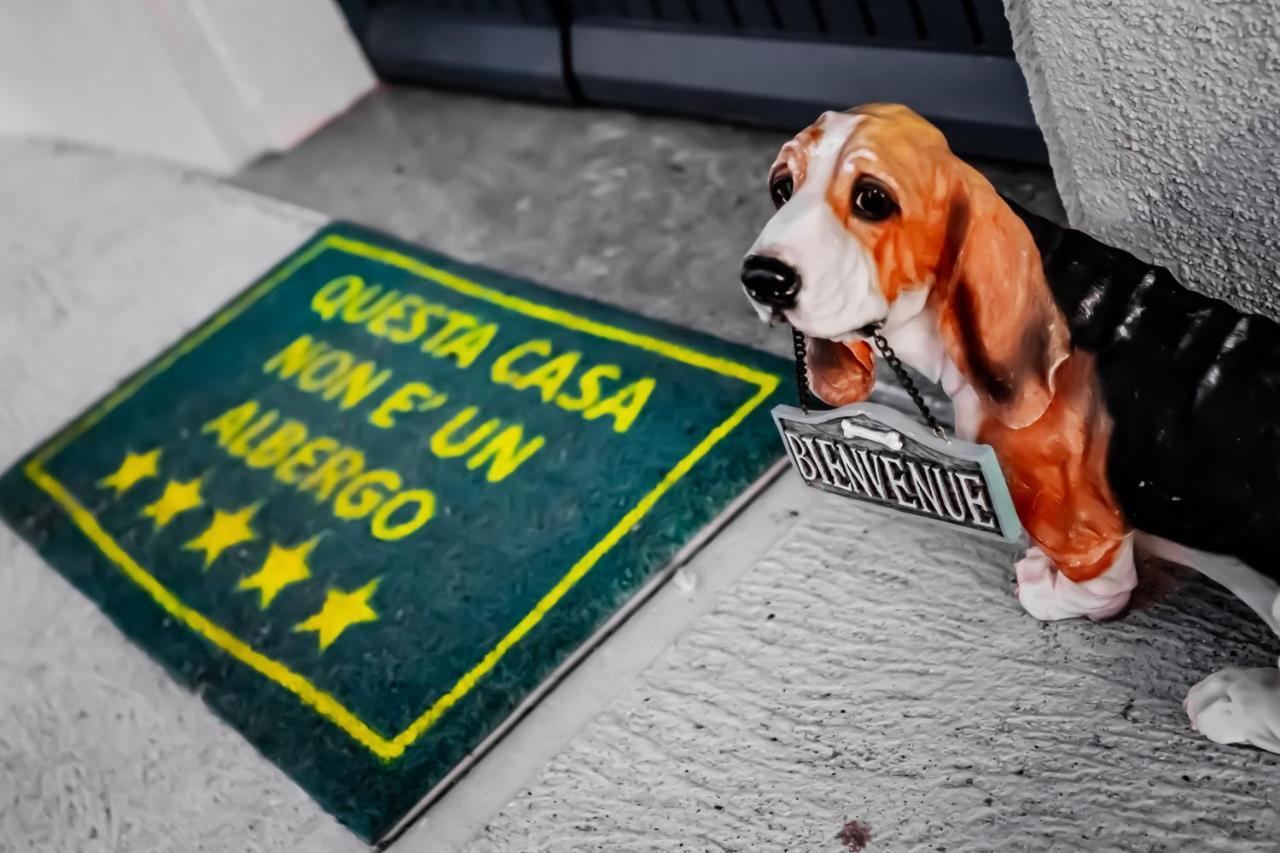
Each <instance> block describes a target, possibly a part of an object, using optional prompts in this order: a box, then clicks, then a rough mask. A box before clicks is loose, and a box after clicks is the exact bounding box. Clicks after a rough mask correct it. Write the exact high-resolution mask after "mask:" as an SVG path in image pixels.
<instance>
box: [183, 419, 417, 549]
mask: <svg viewBox="0 0 1280 853" xmlns="http://www.w3.org/2000/svg"><path fill="white" fill-rule="evenodd" d="M260 408H261V407H260V406H259V405H258V403H257V401H256V400H250V401H248V402H247V403H242V404H241V405H239V406H236V407H235V408H233V409H229V410H227V411H226V412H224V413H223V414H221V415H219V416H218V417H216V418H214V419H213V420H211V421H209V422H208V423H206V424H204V426H203V427H201V432H202V433H205V434H213V435H215V436H216V437H217V442H218V446H219V447H221V448H222V449H223V450H225V451H226V452H227V453H228V454H229V455H230V456H233V457H236V458H238V459H242V460H244V464H245V465H247V466H248V467H250V468H259V469H271V476H272V477H273V478H274V479H275V480H277V481H278V482H280V483H283V484H285V485H287V486H292V487H293V488H295V489H297V490H298V491H299V492H300V493H302V494H309V495H311V496H312V497H313V498H315V501H316V503H318V504H324V503H330V510H331V511H332V512H333V514H334V516H335V517H337V518H340V519H343V520H346V521H350V520H355V519H363V518H368V519H369V532H370V533H371V534H373V536H374V537H375V538H377V539H382V540H385V541H388V542H394V541H395V540H397V539H403V538H404V537H406V536H408V535H409V534H411V533H413V532H414V531H416V530H418V529H419V528H420V527H422V525H424V524H426V523H427V522H428V521H430V520H431V518H432V517H433V516H434V515H435V512H436V498H435V494H434V493H432V492H431V491H430V490H428V489H403V488H402V486H403V482H402V479H401V477H400V475H399V474H397V473H396V472H395V471H392V470H389V469H386V468H375V469H372V470H365V458H364V454H363V453H361V452H360V451H359V450H356V449H355V448H354V447H349V446H347V445H344V444H342V442H340V441H338V440H337V439H336V438H332V437H330V436H327V435H321V436H314V437H313V436H312V435H311V434H310V430H308V429H307V427H306V425H305V424H303V423H302V422H301V421H297V420H293V419H291V418H285V419H283V420H281V418H280V413H279V412H277V411H276V410H275V409H270V410H268V411H265V412H263V411H260Z"/></svg>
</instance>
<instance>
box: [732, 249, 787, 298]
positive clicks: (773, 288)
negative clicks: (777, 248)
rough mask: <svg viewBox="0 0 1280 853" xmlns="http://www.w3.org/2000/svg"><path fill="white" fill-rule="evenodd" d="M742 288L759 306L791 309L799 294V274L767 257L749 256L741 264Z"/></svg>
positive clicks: (780, 262)
mask: <svg viewBox="0 0 1280 853" xmlns="http://www.w3.org/2000/svg"><path fill="white" fill-rule="evenodd" d="M742 286H743V287H745V288H746V289H747V295H749V296H750V297H751V298H752V299H754V300H755V301H756V302H759V303H760V304H761V305H768V306H769V307H771V308H791V307H793V306H794V305H795V304H796V294H797V293H799V292H800V273H798V272H796V269H795V267H793V266H791V265H790V264H787V263H784V262H782V261H780V260H778V259H777V258H771V257H769V256H767V255H749V256H748V257H747V259H746V260H745V261H743V262H742Z"/></svg>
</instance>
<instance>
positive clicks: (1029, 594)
mask: <svg viewBox="0 0 1280 853" xmlns="http://www.w3.org/2000/svg"><path fill="white" fill-rule="evenodd" d="M1014 572H1015V574H1017V576H1018V588H1017V591H1016V593H1015V594H1016V595H1017V596H1018V601H1019V602H1020V603H1021V604H1022V607H1023V608H1024V609H1025V610H1026V611H1027V612H1028V613H1030V614H1031V615H1032V616H1034V617H1035V618H1037V619H1039V620H1041V621H1043V622H1052V621H1055V620H1058V619H1075V618H1077V617H1080V616H1088V617H1089V618H1090V619H1094V620H1098V619H1110V618H1111V617H1112V616H1115V615H1116V614H1118V613H1119V612H1120V611H1121V610H1124V607H1125V605H1126V604H1128V603H1129V593H1131V592H1132V591H1133V588H1134V587H1135V586H1137V585H1138V575H1137V572H1136V571H1135V570H1134V567H1133V544H1132V542H1131V541H1130V540H1126V541H1125V543H1124V545H1123V546H1122V547H1121V549H1120V552H1119V553H1118V554H1117V556H1116V561H1115V563H1113V564H1112V566H1111V568H1109V569H1107V571H1105V572H1103V573H1102V574H1101V575H1099V576H1098V577H1096V578H1093V579H1092V580H1087V581H1085V582H1083V583H1075V582H1074V581H1072V580H1071V579H1070V578H1068V577H1067V576H1066V575H1064V574H1062V573H1061V572H1059V571H1058V570H1057V569H1055V568H1054V567H1053V563H1052V562H1051V561H1050V560H1049V557H1048V556H1047V555H1046V554H1045V553H1044V551H1041V550H1040V549H1039V548H1037V547H1034V546H1033V547H1031V548H1028V549H1027V553H1026V554H1025V555H1024V556H1023V557H1022V559H1021V560H1019V561H1018V562H1017V564H1016V565H1014Z"/></svg>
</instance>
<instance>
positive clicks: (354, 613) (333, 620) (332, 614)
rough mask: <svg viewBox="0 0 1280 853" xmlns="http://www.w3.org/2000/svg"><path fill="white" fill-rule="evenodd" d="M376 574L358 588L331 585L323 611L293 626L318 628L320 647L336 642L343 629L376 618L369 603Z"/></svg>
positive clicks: (375, 582) (310, 629)
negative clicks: (333, 587)
mask: <svg viewBox="0 0 1280 853" xmlns="http://www.w3.org/2000/svg"><path fill="white" fill-rule="evenodd" d="M379 580H381V578H374V579H373V580H371V581H369V582H368V583H367V584H365V585H364V586H362V587H360V588H359V589H357V590H356V591H355V592H343V591H342V590H340V589H331V590H329V591H327V592H326V593H325V594H324V606H323V607H321V608H320V612H319V613H317V614H316V615H314V616H312V617H311V618H310V619H308V620H306V621H305V622H299V623H298V624H297V625H294V626H293V630H295V631H315V632H316V634H317V635H318V637H317V638H318V639H319V640H320V651H322V652H323V651H324V650H325V649H327V648H329V646H331V645H333V641H334V640H336V639H338V637H339V636H341V634H342V632H343V631H345V630H347V629H348V628H350V627H351V626H352V625H356V624H358V623H360V622H375V621H377V619H378V612H377V611H376V610H374V609H373V608H372V607H370V606H369V599H370V598H372V597H373V594H374V593H375V592H377V590H378V581H379Z"/></svg>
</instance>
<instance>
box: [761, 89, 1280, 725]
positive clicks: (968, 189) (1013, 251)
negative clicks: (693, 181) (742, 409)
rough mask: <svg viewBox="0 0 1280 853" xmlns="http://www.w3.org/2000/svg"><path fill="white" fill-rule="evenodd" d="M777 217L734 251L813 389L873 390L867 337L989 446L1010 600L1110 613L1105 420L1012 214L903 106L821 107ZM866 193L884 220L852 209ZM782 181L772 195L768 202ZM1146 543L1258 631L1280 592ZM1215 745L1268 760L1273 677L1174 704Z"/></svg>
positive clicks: (1125, 582)
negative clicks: (1214, 583) (1023, 547)
mask: <svg viewBox="0 0 1280 853" xmlns="http://www.w3.org/2000/svg"><path fill="white" fill-rule="evenodd" d="M769 184H770V186H771V187H772V188H773V189H774V192H775V201H776V202H778V203H780V206H779V208H778V211H777V213H776V214H775V215H774V216H773V218H772V219H771V220H770V221H769V223H768V224H767V225H766V226H765V228H764V230H763V231H762V232H761V234H760V236H759V238H758V239H757V241H756V243H755V245H754V246H752V248H751V250H750V252H749V253H748V256H749V257H750V256H757V257H767V258H772V259H776V260H778V261H781V262H783V263H785V264H786V265H788V266H789V267H791V268H793V269H794V270H796V271H797V272H798V275H799V278H800V280H801V281H802V285H801V286H800V287H799V290H798V292H797V293H796V296H795V299H794V303H793V304H790V305H789V306H787V307H786V308H785V310H782V311H780V310H779V309H778V307H777V306H771V305H765V304H761V303H759V302H755V301H753V304H754V305H755V307H756V309H757V311H758V312H759V313H760V315H761V318H762V319H766V320H768V319H773V318H775V317H776V316H777V314H779V313H781V314H784V315H785V319H786V320H787V321H788V322H789V323H791V324H792V325H793V326H794V327H795V328H796V329H798V330H800V331H801V332H803V333H804V334H805V335H806V337H807V339H808V341H809V363H808V372H809V379H810V383H811V386H812V388H813V390H814V392H815V393H816V394H817V395H818V396H819V397H820V398H822V399H823V400H825V401H826V402H828V403H830V404H832V405H844V404H847V403H851V402H856V401H858V400H861V399H864V398H865V397H866V396H867V394H868V393H869V392H870V390H871V388H872V386H873V384H874V381H875V376H874V370H875V367H874V359H873V357H872V351H871V348H870V345H869V343H868V342H867V340H866V335H865V332H866V330H867V329H868V328H869V327H870V326H872V325H875V324H879V325H880V328H881V330H882V331H883V334H884V335H885V337H886V338H887V339H888V341H889V343H890V344H891V346H892V347H893V348H894V350H896V351H897V353H898V355H899V356H900V357H901V358H902V360H903V361H904V362H905V363H907V364H908V365H910V366H911V367H913V368H914V369H916V370H917V371H919V372H920V373H921V374H923V375H924V376H926V377H928V378H929V379H931V380H933V381H935V382H938V383H939V384H940V385H941V386H942V388H943V389H944V390H945V391H946V393H947V394H948V395H949V396H950V398H951V400H952V401H953V404H954V408H955V422H956V432H957V433H958V434H959V435H960V436H961V437H963V438H966V439H970V440H976V441H982V442H985V443H987V444H990V445H992V446H993V447H994V448H995V451H996V454H997V457H998V458H999V460H1000V463H1001V466H1002V468H1003V469H1004V472H1005V475H1006V478H1007V480H1008V482H1009V487H1010V492H1011V495H1012V497H1013V499H1014V503H1015V506H1016V508H1017V510H1018V515H1019V518H1020V519H1021V521H1022V524H1023V526H1024V528H1025V529H1026V530H1027V532H1028V534H1029V536H1030V538H1031V540H1032V546H1031V547H1030V548H1029V549H1028V551H1027V552H1026V554H1025V556H1024V557H1023V558H1022V559H1021V560H1020V561H1019V562H1018V563H1017V565H1016V575H1017V581H1018V588H1017V596H1018V599H1019V601H1020V602H1021V603H1022V606H1023V607H1024V608H1025V609H1026V610H1027V612H1028V613H1030V614H1031V615H1032V616H1034V617H1036V618H1038V619H1044V620H1052V619H1065V618H1071V617H1079V616H1087V617H1090V618H1093V619H1104V618H1108V617H1112V616H1115V615H1117V614H1118V613H1120V612H1121V611H1122V610H1123V608H1124V607H1125V605H1126V604H1127V602H1128V600H1129V596H1130V593H1131V591H1132V590H1133V589H1134V587H1135V585H1136V584H1137V573H1136V571H1135V565H1134V538H1135V535H1136V536H1142V534H1139V533H1136V532H1135V531H1133V530H1131V529H1130V527H1129V526H1128V525H1127V524H1126V522H1125V519H1124V517H1123V516H1122V513H1121V511H1120V509H1119V508H1118V506H1117V503H1116V500H1115V499H1114V497H1113V496H1112V492H1111V489H1110V488H1109V487H1108V481H1107V476H1106V448H1107V443H1108V437H1109V435H1110V429H1111V421H1110V419H1109V417H1108V415H1107V412H1106V411H1105V409H1104V408H1103V406H1102V405H1101V404H1100V402H1099V393H1098V388H1097V382H1096V377H1095V369H1094V364H1093V359H1092V357H1091V356H1090V355H1089V354H1088V353H1085V352H1082V351H1077V350H1073V349H1072V346H1071V341H1070V333H1069V330H1068V328H1067V324H1066V320H1065V318H1064V316H1063V315H1062V313H1061V312H1060V311H1059V310H1058V308H1057V307H1056V306H1055V304H1054V300H1053V297H1052V294H1051V293H1050V291H1049V289H1048V287H1047V286H1046V283H1045V279H1044V271H1043V269H1042V268H1041V264H1040V255H1039V253H1038V251H1037V250H1036V246H1035V244H1034V242H1033V240H1032V238H1031V235H1030V234H1029V232H1028V230H1027V227H1026V226H1025V224H1024V223H1023V221H1022V220H1021V219H1020V218H1019V217H1018V216H1017V215H1016V214H1015V213H1014V212H1012V211H1011V210H1010V208H1009V207H1008V205H1007V204H1006V203H1005V201H1004V200H1003V199H1002V198H1001V197H1000V196H999V195H998V194H997V193H996V191H995V190H994V188H993V187H992V186H991V185H990V183H989V182H988V181H987V180H986V179H985V178H984V177H983V176H982V175H981V174H979V173H978V172H977V171H976V170H974V169H973V168H971V167H970V166H968V165H967V164H965V163H964V162H963V161H961V160H960V159H958V158H957V157H955V156H954V155H953V154H952V153H951V152H950V150H949V148H948V146H947V143H946V140H945V138H944V137H943V136H942V134H941V133H940V132H939V131H938V130H937V129H936V128H934V127H933V126H932V125H930V124H929V123H928V122H926V121H925V120H924V119H922V118H920V117H919V116H917V115H916V114H915V113H913V112H911V111H910V110H908V109H906V108H905V107H900V106H894V105H871V106H866V107H862V108H858V109H856V110H852V111H850V112H848V113H826V114H824V115H823V116H822V117H821V118H819V119H818V121H817V122H816V123H814V124H813V125H812V126H811V127H809V128H808V129H806V130H804V131H803V132H802V133H800V134H799V135H798V136H796V137H795V138H794V139H792V140H791V141H789V142H787V143H786V144H785V145H784V146H783V147H782V150H781V151H780V153H779V155H778V158H777V160H776V161H775V163H774V165H773V168H772V169H771V171H770V175H769ZM867 186H871V187H872V188H873V189H874V191H876V192H879V193H882V194H885V195H887V196H888V197H890V198H891V200H892V204H893V206H894V208H895V210H894V213H893V215H891V216H888V217H885V218H879V217H878V216H871V217H868V216H865V215H862V212H861V211H860V209H859V208H858V204H859V194H860V193H861V192H863V191H864V189H865V188H866V187H867ZM779 187H782V188H783V192H782V193H781V195H779ZM1140 544H1142V545H1143V547H1144V548H1145V549H1146V550H1149V551H1152V552H1154V553H1156V554H1157V555H1158V556H1161V557H1164V558H1167V559H1173V560H1176V561H1178V562H1183V563H1185V564H1189V565H1194V566H1195V567H1196V568H1198V569H1200V570H1201V571H1203V572H1205V573H1206V574H1208V575H1210V576H1211V577H1213V578H1214V579H1215V580H1218V581H1219V582H1221V583H1223V584H1224V585H1226V586H1228V587H1229V588H1230V589H1232V590H1233V591H1234V592H1236V593H1237V594H1238V595H1239V596H1240V597H1241V598H1243V599H1244V600H1245V601H1246V602H1247V603H1248V604H1249V605H1250V606H1251V607H1253V608H1254V609H1255V610H1256V611H1257V612H1258V613H1259V614H1260V615H1261V616H1262V617H1263V618H1264V619H1266V620H1267V622H1268V624H1269V625H1270V626H1271V627H1272V628H1273V629H1277V627H1278V624H1280V599H1277V592H1280V588H1277V585H1276V583H1275V582H1274V581H1272V580H1271V579H1270V578H1268V577H1265V576H1263V575H1261V574H1260V573H1258V572H1255V571H1253V570H1252V569H1250V568H1249V567H1248V566H1245V565H1244V564H1243V563H1241V562H1240V561H1238V560H1233V559H1230V558H1223V557H1220V556H1217V555H1209V554H1204V553H1201V552H1197V551H1193V550H1192V549H1188V548H1183V547H1181V546H1179V545H1176V544H1175V543H1171V542H1168V541H1165V540H1161V539H1158V538H1156V537H1143V538H1142V540H1141V543H1140ZM1186 705H1187V711H1188V713H1189V715H1190V717H1191V720H1192V723H1193V725H1195V726H1196V728H1197V729H1198V730H1199V731H1201V732H1203V733H1205V734H1206V735H1208V736H1209V737H1210V738H1212V739H1214V740H1216V741H1219V742H1240V743H1250V744H1253V745H1255V746H1258V747H1261V748H1264V749H1268V750H1271V751H1280V671H1278V670H1276V669H1265V670H1242V669H1231V670H1225V671H1223V672H1221V673H1217V674H1215V675H1213V676H1210V677H1209V678H1207V679H1205V681H1203V682H1201V683H1200V684H1199V685H1197V686H1196V687H1195V688H1193V689H1192V691H1191V693H1190V694H1189V696H1188V698H1187V703H1186Z"/></svg>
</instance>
